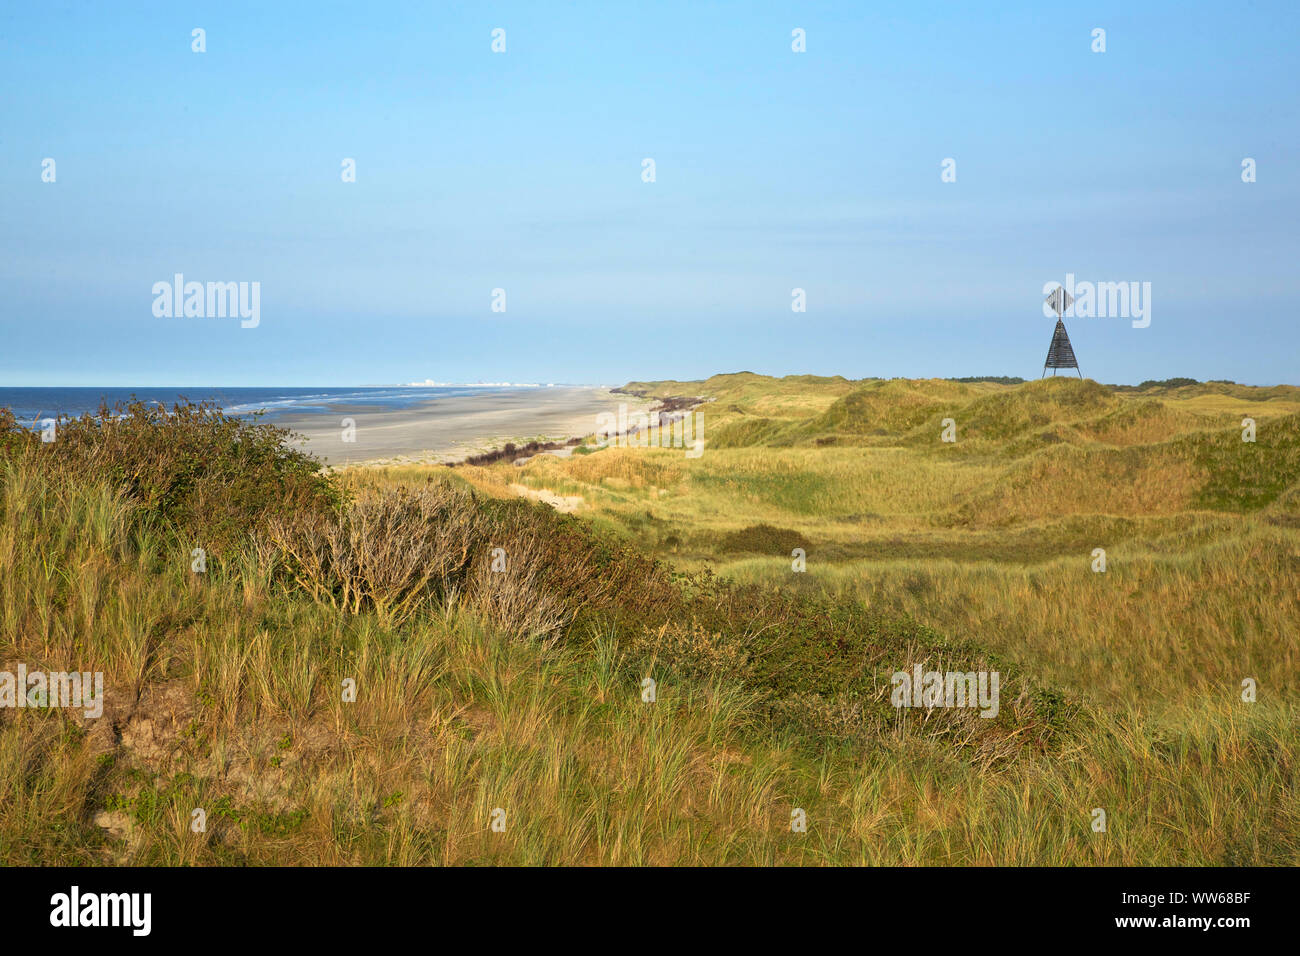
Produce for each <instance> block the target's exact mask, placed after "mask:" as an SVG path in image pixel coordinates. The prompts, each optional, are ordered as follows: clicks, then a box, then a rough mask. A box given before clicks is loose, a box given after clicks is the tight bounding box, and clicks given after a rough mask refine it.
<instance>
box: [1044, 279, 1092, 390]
mask: <svg viewBox="0 0 1300 956" xmlns="http://www.w3.org/2000/svg"><path fill="white" fill-rule="evenodd" d="M1073 302H1074V296H1072V295H1070V293H1068V292H1066V291H1065V290H1064V289H1063V288H1061V287H1060V286H1057V287H1056V288H1055V289H1053V290H1052V294H1051V295H1049V296H1048V297H1047V304H1048V305H1049V306H1051V308H1052V311H1053V312H1055V313H1056V329H1055V331H1053V332H1052V344H1051V345H1049V346H1048V347H1047V361H1046V362H1044V363H1043V377H1044V378H1046V377H1047V370H1048V369H1049V368H1050V369H1051V370H1052V374H1053V375H1055V374H1056V370H1057V369H1058V368H1072V369H1074V370H1075V371H1076V372H1079V378H1083V372H1080V371H1079V361H1078V359H1076V358H1075V357H1074V346H1072V345H1071V344H1070V336H1069V335H1068V334H1067V333H1066V331H1065V322H1064V320H1063V316H1064V315H1065V310H1066V309H1068V308H1069V307H1070V305H1071V303H1073Z"/></svg>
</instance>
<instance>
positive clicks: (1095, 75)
mask: <svg viewBox="0 0 1300 956" xmlns="http://www.w3.org/2000/svg"><path fill="white" fill-rule="evenodd" d="M1049 6H1050V7H1051V9H1050V10H1047V9H1042V8H1045V7H1049ZM1134 6H1140V7H1141V9H1140V10H1134V9H1132V8H1133V7H1134ZM1297 10H1298V5H1296V4H1293V3H1266V2H1258V3H1253V4H1250V5H1232V6H1224V5H1219V4H1199V3H1194V2H1193V3H1189V2H1178V3H1147V4H1140V5H1135V4H1132V3H1127V2H1126V3H1097V2H1094V3H1079V4H1040V3H1023V4H1022V3H1013V2H999V3H989V4H970V5H967V4H961V5H957V4H925V3H918V2H915V0H913V2H906V3H897V4H883V3H871V4H866V3H839V4H831V3H826V4H815V3H814V4H809V3H725V4H723V3H672V2H664V3H655V4H635V5H634V4H623V3H614V2H604V3H590V4H587V3H564V4H560V3H542V2H537V3H520V4H493V3H482V4H475V3H461V4H441V3H434V2H428V0H425V2H421V3H410V4H402V3H384V4H356V3H346V4H333V3H315V2H313V3H242V2H222V3H197V4H175V3H132V4H122V5H108V4H89V3H86V4H82V3H70V2H63V3H42V4H24V5H21V6H19V5H7V6H6V7H5V9H4V10H3V12H0V253H2V255H0V386H3V385H128V386H129V385H271V384H276V385H349V384H367V383H389V382H404V381H412V380H422V379H425V378H433V379H435V380H439V381H454V382H462V381H479V380H487V381H505V380H508V381H527V382H535V381H542V382H547V381H555V382H611V383H613V382H622V381H626V380H629V379H637V378H695V377H703V376H707V375H710V374H712V373H715V372H723V371H738V370H741V369H749V370H752V371H756V372H764V373H770V374H787V373H801V372H813V373H821V374H843V375H846V376H849V377H854V378H857V377H862V376H868V375H883V376H894V375H898V376H956V375H974V374H1000V375H1021V376H1025V377H1033V376H1035V375H1037V374H1039V372H1040V371H1041V364H1042V361H1043V356H1044V355H1045V354H1046V351H1047V345H1048V342H1049V340H1050V338H1051V332H1052V324H1053V323H1052V321H1051V320H1049V319H1047V318H1044V316H1043V314H1042V310H1041V308H1040V305H1039V303H1040V300H1041V298H1042V295H1041V289H1042V287H1043V286H1044V284H1045V283H1048V282H1051V281H1060V282H1063V281H1064V280H1065V276H1066V273H1067V272H1069V273H1074V274H1075V275H1076V277H1077V278H1078V279H1080V280H1089V281H1125V282H1128V281H1139V282H1150V283H1151V284H1152V303H1151V324H1150V326H1149V327H1147V328H1143V329H1134V328H1132V326H1131V323H1130V321H1129V320H1128V319H1123V318H1078V319H1074V320H1072V321H1071V320H1070V319H1068V318H1067V325H1068V326H1069V331H1070V336H1071V339H1072V340H1073V342H1074V346H1075V351H1076V353H1077V355H1078V357H1079V361H1080V364H1081V366H1082V369H1083V373H1084V374H1085V375H1087V376H1089V377H1093V378H1097V379H1099V380H1101V381H1107V382H1137V381H1141V380H1143V379H1147V378H1165V377H1168V376H1173V375H1191V376H1194V377H1196V378H1202V379H1205V378H1229V379H1234V380H1237V381H1243V382H1251V383H1259V384H1271V383H1276V382H1291V383H1296V382H1300V374H1298V369H1297V367H1298V365H1300V363H1298V362H1297V359H1298V358H1300V346H1298V345H1297V335H1296V333H1297V321H1296V319H1297V312H1298V308H1300V307H1298V306H1297V302H1300V269H1297V268H1296V261H1297V254H1298V253H1300V238H1298V237H1300V230H1297V225H1296V224H1297V221H1298V218H1300V216H1298V214H1300V201H1298V200H1300V175H1298V173H1297V163H1298V162H1300V150H1297V145H1298V140H1300V122H1297V121H1298V120H1300V117H1298V116H1297V108H1296V106H1297V99H1298V91H1300V83H1297V68H1296V65H1295V57H1294V45H1295V38H1296V37H1297V35H1300V30H1298V29H1297V28H1298V27H1300V13H1298V12H1297ZM196 27H201V28H203V29H204V30H205V31H206V45H207V52H205V53H202V54H199V53H194V52H192V51H191V31H192V29H194V28H196ZM498 27H500V28H503V29H505V31H506V52H505V53H503V54H494V53H493V52H492V51H491V42H492V38H491V32H492V30H493V29H494V28H498ZM796 27H799V28H802V29H804V30H805V31H806V35H807V52H806V53H801V54H798V53H794V52H792V51H791V31H792V30H793V29H794V28H796ZM1096 27H1101V28H1104V29H1105V30H1106V52H1105V53H1094V52H1092V49H1091V46H1092V36H1091V34H1092V30H1093V29H1094V28H1096ZM47 157H49V158H53V159H54V160H55V162H56V164H57V165H56V175H57V179H56V181H55V182H54V183H45V182H42V180H41V174H42V160H43V159H45V158H47ZM345 157H350V158H354V159H355V160H356V168H357V177H356V182H355V183H344V182H342V181H341V176H340V170H341V163H342V160H343V159H344V158H345ZM647 157H649V158H653V159H654V161H655V164H656V181H655V182H653V183H646V182H643V181H642V177H641V171H642V160H643V159H644V158H647ZM948 157H951V158H953V159H954V160H955V161H956V171H957V180H956V182H952V183H944V182H941V177H940V173H941V163H942V161H943V160H944V159H945V158H948ZM1245 157H1251V158H1253V159H1255V161H1256V163H1257V177H1258V181H1257V182H1254V183H1243V182H1242V181H1241V162H1242V159H1243V158H1245ZM177 272H180V273H183V274H184V275H185V277H186V279H187V280H197V281H257V282H260V283H261V321H260V325H259V326H258V327H257V328H255V329H243V328H241V327H240V324H239V322H238V320H231V319H223V318H157V317H155V316H154V314H153V310H152V305H153V294H152V291H151V289H152V286H153V284H154V283H155V282H159V281H171V278H172V276H173V275H174V274H175V273H177ZM796 287H798V288H803V289H805V290H806V294H807V303H808V305H807V312H806V313H803V314H796V313H793V312H792V311H791V290H792V289H793V288H796ZM494 288H504V289H505V290H506V297H507V311H506V312H505V313H494V312H492V311H491V309H490V304H491V295H492V290H493V289H494Z"/></svg>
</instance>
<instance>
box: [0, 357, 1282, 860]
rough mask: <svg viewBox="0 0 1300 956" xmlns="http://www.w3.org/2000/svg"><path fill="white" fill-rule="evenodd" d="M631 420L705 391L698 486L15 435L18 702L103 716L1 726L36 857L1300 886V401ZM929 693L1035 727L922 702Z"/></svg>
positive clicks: (817, 384)
mask: <svg viewBox="0 0 1300 956" xmlns="http://www.w3.org/2000/svg"><path fill="white" fill-rule="evenodd" d="M630 387H631V388H633V389H635V390H637V391H638V392H639V393H641V394H644V395H648V396H671V395H703V396H708V397H709V399H710V401H709V402H708V403H707V404H706V405H705V406H703V410H702V411H703V415H704V418H705V424H706V427H705V439H706V442H707V446H706V449H705V452H704V454H703V455H702V456H701V457H699V458H695V459H687V458H686V457H685V455H684V454H683V452H682V451H681V450H680V449H676V450H673V449H649V448H604V449H600V450H595V449H593V448H586V449H583V452H584V453H580V454H576V455H574V456H573V457H572V458H568V459H558V458H554V457H550V456H540V457H537V458H533V459H531V460H530V461H528V462H527V463H526V464H524V465H522V466H516V465H512V464H505V463H497V464H489V465H486V466H483V467H468V468H458V469H446V468H438V467H404V468H394V469H382V470H380V469H374V470H355V471H349V472H345V473H342V474H337V475H332V476H328V477H326V476H322V475H320V474H318V473H317V472H316V470H315V468H314V466H313V464H312V463H311V462H310V461H309V460H307V459H305V458H303V457H302V456H300V455H297V454H295V453H292V452H287V451H284V450H283V448H282V447H281V446H280V444H279V438H280V437H282V436H279V435H278V434H277V433H276V432H275V430H274V429H269V428H267V427H266V426H249V425H246V424H243V423H234V422H231V421H230V420H228V419H225V418H224V417H223V416H221V415H220V414H219V413H217V412H215V411H213V410H211V409H207V410H204V409H198V410H193V409H191V410H189V411H187V412H186V413H184V414H181V415H177V416H173V417H170V418H167V419H161V418H160V417H158V416H157V415H151V413H148V412H147V411H146V410H143V409H136V410H134V413H133V414H130V415H128V416H127V417H126V418H112V417H102V418H98V419H86V420H83V421H81V422H79V423H66V425H65V426H64V427H61V428H60V431H59V436H60V437H59V439H58V441H56V442H55V443H54V444H52V445H42V444H41V443H39V442H38V441H35V440H33V439H32V438H31V436H27V435H25V434H24V433H22V432H21V431H20V430H18V429H17V428H15V427H14V426H13V423H12V422H8V423H6V422H5V421H4V420H3V419H2V418H0V642H2V643H3V650H2V652H0V658H2V659H3V661H4V665H3V667H4V668H7V669H9V670H13V668H14V667H15V666H16V663H17V662H23V663H25V664H26V665H27V666H28V667H29V668H32V669H37V668H43V669H49V670H72V669H78V670H98V671H103V672H104V675H105V684H106V694H105V698H106V700H105V707H104V715H103V716H102V717H100V718H97V719H96V718H87V717H85V716H84V715H82V714H81V712H80V711H78V710H75V709H39V708H24V709H15V710H11V709H0V788H3V792H0V861H3V862H7V863H54V862H61V863H115V862H131V863H138V864H176V863H185V864H198V865H202V864H216V863H252V864H262V863H279V864H312V863H358V864H375V863H396V864H452V865H455V864H484V863H502V864H753V865H799V864H814V865H816V864H864V863H865V864H922V865H932V864H1085V865H1086V864H1118V863H1128V864H1143V865H1145V864H1153V865H1154V864H1182V865H1203V864H1215V863H1227V864H1244V863H1263V864H1291V865H1294V864H1295V863H1296V862H1297V861H1298V860H1300V797H1297V792H1298V790H1300V788H1298V787H1297V783H1298V782H1300V781H1298V780H1297V776H1298V773H1297V771H1298V770H1300V736H1298V735H1297V718H1298V716H1300V710H1298V708H1297V703H1298V702H1300V686H1297V685H1298V683H1300V679H1298V678H1297V673H1298V672H1297V663H1298V662H1297V628H1296V623H1297V620H1298V619H1300V607H1298V602H1297V595H1296V588H1295V582H1296V579H1297V575H1296V572H1297V570H1300V537H1298V536H1300V530H1298V529H1300V485H1298V482H1300V390H1297V389H1289V388H1278V389H1251V388H1244V387H1240V386H1228V385H1197V386H1188V387H1184V388H1179V389H1169V390H1166V389H1159V388H1156V389H1146V390H1142V391H1130V390H1112V389H1108V388H1105V387H1102V386H1099V385H1097V384H1096V383H1093V382H1079V381H1069V380H1065V379H1061V380H1057V381H1047V382H1034V383H1028V384H1026V385H1020V386H1005V385H994V384H989V383H975V384H959V383H953V382H937V381H935V382H924V381H923V382H916V381H864V382H851V381H848V380H845V379H841V378H830V379H824V378H815V377H811V376H799V377H790V378H786V379H780V380H774V379H769V378H763V377H760V376H754V375H748V374H741V375H729V376H717V377H715V378H713V379H710V380H708V381H706V382H692V383H677V382H658V383H633V385H632V386H630ZM1246 416H1250V417H1253V418H1254V419H1255V420H1256V422H1257V427H1258V436H1257V437H1258V440H1257V441H1256V442H1255V443H1253V444H1250V443H1243V442H1242V441H1241V419H1242V418H1243V417H1246ZM945 418H952V419H953V420H954V421H955V422H956V427H957V441H956V442H955V443H944V442H941V441H940V440H939V435H940V431H941V427H942V426H941V424H940V423H941V420H942V419H945ZM521 487H522V488H525V489H530V490H531V491H533V492H544V493H546V494H548V495H549V494H559V495H566V496H578V497H580V498H581V504H580V505H579V507H578V511H577V514H576V515H575V516H572V517H570V516H565V515H560V514H558V513H556V512H555V511H554V510H552V509H550V508H548V507H547V506H546V505H544V504H538V503H536V502H534V501H531V500H529V499H528V498H526V497H524V496H522V495H521V494H520V488H521ZM200 547H201V548H204V550H205V555H206V560H207V564H206V569H205V570H204V571H203V572H201V573H196V572H195V571H194V570H193V569H192V568H193V557H192V556H193V552H194V549H195V548H200ZM1098 547H1101V548H1104V549H1105V550H1106V556H1107V565H1108V567H1107V570H1106V572H1105V573H1104V574H1100V573H1093V571H1092V570H1091V567H1090V565H1091V562H1092V551H1093V549H1094V548H1098ZM795 548H802V549H803V550H804V551H805V552H806V555H807V570H806V571H804V572H796V571H794V570H792V557H791V551H792V550H793V549H795ZM497 549H500V550H499V551H498V550H497ZM498 559H503V560H504V564H503V565H502V564H498V565H496V567H497V568H498V569H497V570H494V562H495V561H497V560H498ZM913 664H921V665H923V666H924V668H925V669H927V670H931V669H938V670H988V669H996V670H998V671H999V672H1000V674H1001V675H1002V678H1003V685H1002V691H1001V698H1002V705H1001V708H1000V712H999V714H998V716H997V717H996V718H993V719H984V718H980V717H978V716H976V714H975V712H973V711H969V710H948V709H943V708H940V709H935V710H931V711H925V710H917V711H910V712H909V711H902V712H900V711H897V710H895V709H894V708H893V707H891V706H890V704H889V691H890V683H889V676H890V674H891V673H892V672H894V671H895V670H908V669H910V668H911V666H912V665H913ZM646 677H651V678H653V679H654V681H655V686H654V690H655V699H654V701H653V702H648V701H646V700H645V699H644V692H643V687H644V685H643V680H644V679H645V678H646ZM1245 678H1253V679H1254V680H1255V681H1257V683H1258V699H1257V700H1256V701H1255V702H1254V703H1245V702H1243V700H1242V699H1241V692H1242V688H1241V682H1242V680H1243V679H1245ZM349 681H351V682H355V688H356V694H355V700H350V699H345V696H346V694H345V692H344V688H345V682H349ZM1094 808H1101V809H1104V810H1105V811H1106V815H1107V829H1106V832H1104V833H1098V832H1094V830H1093V828H1092V826H1091V824H1092V821H1093V817H1092V811H1093V810H1094ZM196 809H201V810H202V811H203V813H204V818H205V826H204V828H203V829H202V831H201V832H195V828H194V827H193V826H192V822H193V820H194V811H195V810H196ZM797 809H798V810H803V811H804V812H805V813H806V815H807V832H793V831H792V830H791V825H790V822H791V814H792V812H793V811H795V810H797ZM497 811H500V812H499V813H498V812H497ZM494 818H495V819H497V820H498V821H501V822H503V823H504V828H503V829H494V828H493V826H492V822H493V820H494Z"/></svg>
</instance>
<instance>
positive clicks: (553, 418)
mask: <svg viewBox="0 0 1300 956" xmlns="http://www.w3.org/2000/svg"><path fill="white" fill-rule="evenodd" d="M620 403H626V405H627V407H628V409H629V410H636V409H642V408H647V407H649V403H647V402H643V401H640V400H638V399H636V398H633V397H631V396H629V395H615V394H614V393H612V392H611V391H610V390H609V389H607V388H593V387H578V386H554V387H545V388H522V389H514V390H510V391H491V392H484V393H482V394H468V395H454V396H448V397H445V398H439V399H436V400H434V401H429V402H424V403H422V404H420V405H416V406H412V407H409V408H375V407H374V406H346V405H335V406H333V407H332V408H331V409H330V410H329V411H328V412H297V413H288V414H285V415H280V416H276V418H275V420H274V424H276V425H279V426H282V427H285V428H289V429H292V430H293V431H294V432H296V433H298V435H299V436H300V437H301V438H304V439H305V441H303V442H302V443H301V444H300V445H299V446H298V447H302V448H304V449H305V450H307V451H309V452H311V453H312V454H313V455H315V456H316V457H318V458H320V459H321V460H322V461H324V462H326V463H327V464H329V465H331V466H333V467H345V466H351V465H397V464H434V463H445V462H449V461H460V460H462V459H464V458H466V457H468V456H470V455H477V454H480V453H482V452H485V451H491V450H493V449H496V448H500V447H502V446H503V445H505V444H506V442H514V443H515V444H517V445H518V444H522V443H524V442H527V441H531V440H533V439H537V440H539V441H564V440H566V439H569V438H573V437H579V436H583V435H590V434H592V433H593V432H594V431H595V430H596V416H597V415H598V414H599V413H600V412H613V413H617V412H618V406H619V405H620ZM348 418H350V419H352V420H353V421H354V422H355V436H354V440H353V441H345V440H344V435H345V430H344V422H343V420H344V419H348Z"/></svg>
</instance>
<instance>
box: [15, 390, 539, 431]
mask: <svg viewBox="0 0 1300 956" xmlns="http://www.w3.org/2000/svg"><path fill="white" fill-rule="evenodd" d="M546 387H548V386H545V385H513V384H508V383H498V384H489V385H374V386H359V387H353V388H262V387H258V388H252V387H232V388H225V387H216V386H210V387H196V388H96V387H77V388H62V387H41V388H4V387H0V408H8V409H10V410H11V411H12V412H13V413H14V417H15V418H17V419H18V421H19V422H20V423H22V424H25V425H32V424H33V423H35V422H37V421H39V420H42V419H46V418H58V417H59V416H61V415H67V416H72V417H74V418H75V417H80V416H81V415H83V414H85V413H86V412H90V413H92V414H93V413H95V412H98V411H99V407H100V404H101V403H107V404H108V406H109V407H110V408H111V407H113V406H114V405H117V404H118V403H122V404H126V403H128V402H132V401H137V400H138V401H142V402H147V403H150V404H157V405H162V406H163V407H165V408H171V407H172V406H173V405H175V404H176V403H178V402H185V401H191V402H201V401H211V402H215V403H216V404H217V406H218V407H219V408H220V409H221V410H222V411H223V412H225V413H226V414H227V415H232V416H237V417H253V416H254V415H257V414H258V413H261V419H260V420H262V421H269V422H274V421H275V420H276V419H277V418H280V417H283V416H286V415H298V414H302V413H314V412H328V411H329V410H330V409H331V407H333V406H337V405H347V406H367V407H370V408H373V409H374V410H376V411H379V410H389V409H402V408H407V407H410V406H413V405H419V404H422V403H424V402H429V401H434V400H436V399H439V398H445V397H447V396H452V395H476V394H480V395H481V394H487V393H490V392H502V391H515V390H517V389H524V388H546Z"/></svg>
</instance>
